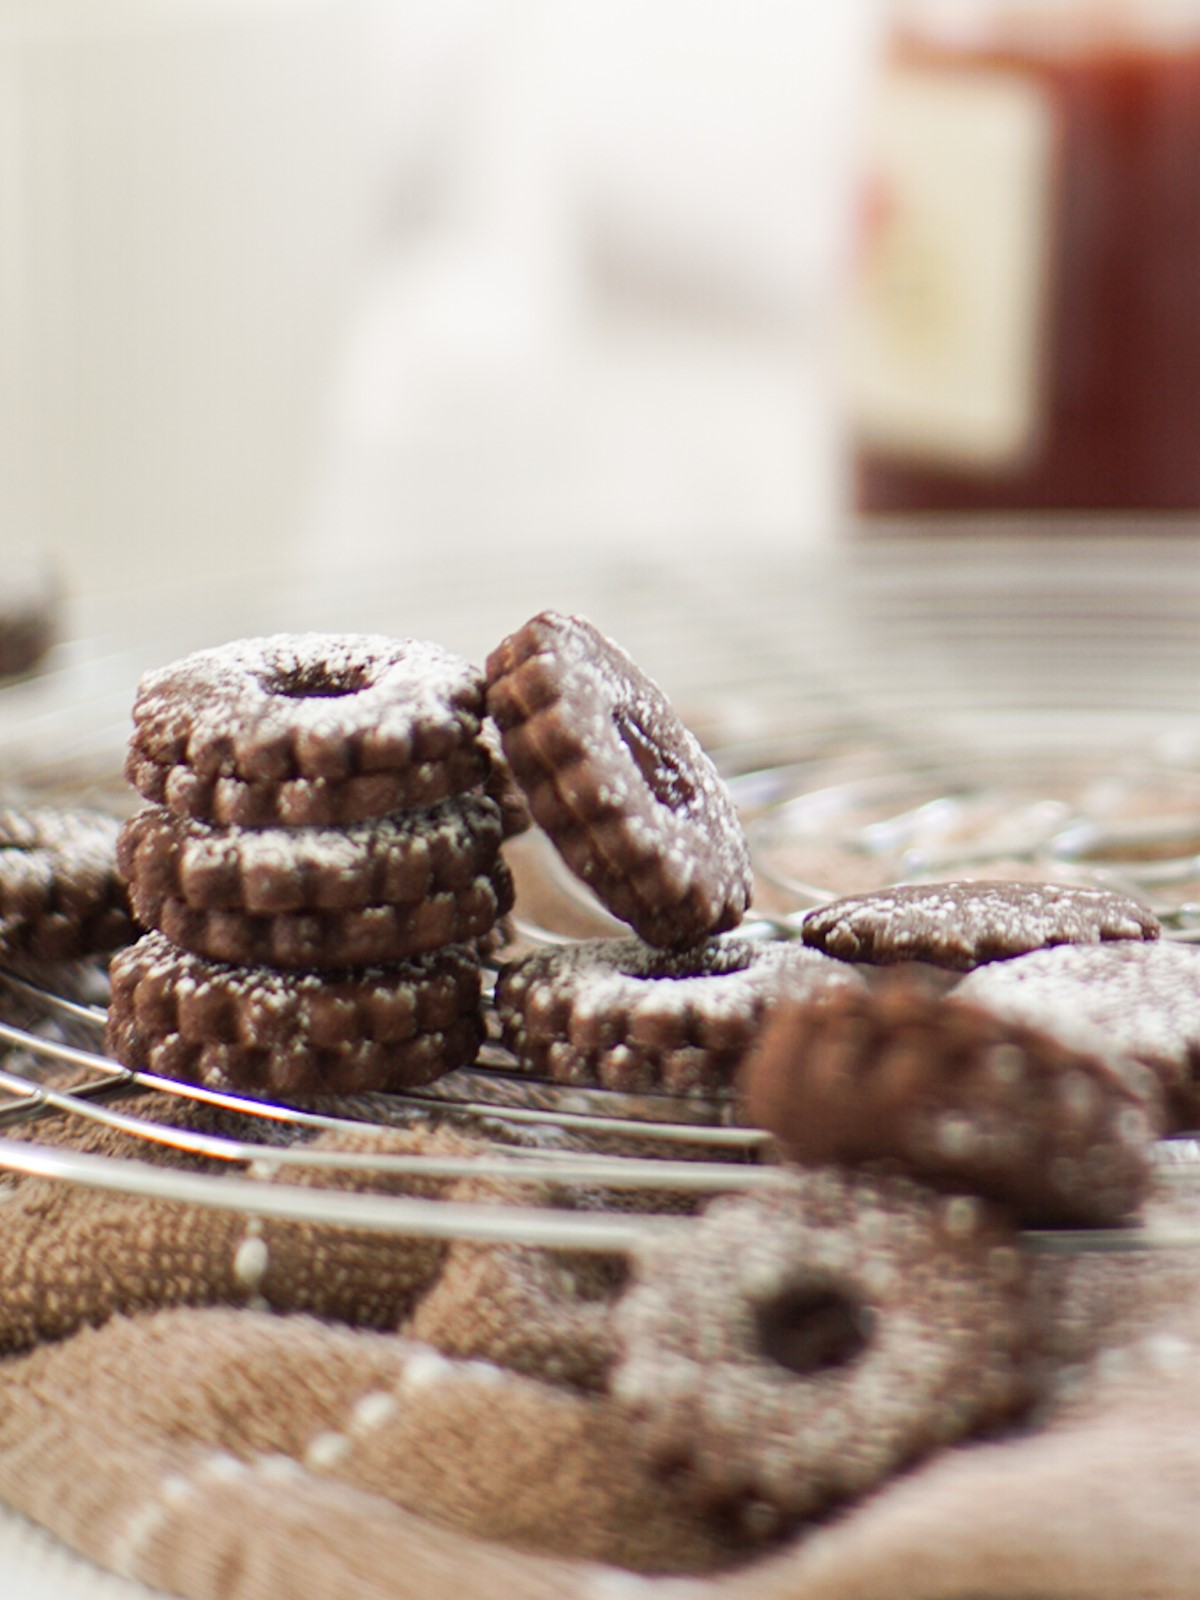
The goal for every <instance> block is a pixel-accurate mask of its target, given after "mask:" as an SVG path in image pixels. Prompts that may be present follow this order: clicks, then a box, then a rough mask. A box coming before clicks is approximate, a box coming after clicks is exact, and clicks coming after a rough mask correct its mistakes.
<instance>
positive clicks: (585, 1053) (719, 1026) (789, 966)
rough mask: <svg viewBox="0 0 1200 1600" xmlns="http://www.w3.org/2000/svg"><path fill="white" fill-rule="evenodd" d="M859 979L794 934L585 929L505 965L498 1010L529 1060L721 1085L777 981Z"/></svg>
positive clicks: (618, 1081)
mask: <svg viewBox="0 0 1200 1600" xmlns="http://www.w3.org/2000/svg"><path fill="white" fill-rule="evenodd" d="M862 982H863V980H862V979H861V978H860V977H859V976H858V975H857V974H856V973H855V972H854V971H853V970H852V969H851V968H849V967H847V966H845V965H844V964H843V963H841V962H837V961H833V960H832V959H831V958H830V957H828V956H823V955H821V954H820V953H819V952H817V951H815V950H805V949H804V948H803V947H802V946H799V945H795V944H784V943H767V942H765V941H756V940H750V939H736V938H734V939H713V940H709V941H707V942H706V943H704V944H701V945H694V946H693V947H692V948H691V949H690V950H685V951H665V950H656V949H654V948H653V947H652V946H650V945H646V944H643V943H642V942H641V940H639V939H589V940H583V941H581V942H580V943H578V944H575V945H565V946H560V947H556V948H553V949H546V950H538V951H534V952H533V953H532V954H531V955H526V956H523V957H520V958H518V959H517V960H515V961H511V962H509V963H507V964H506V965H505V966H503V967H502V968H501V971H500V976H499V978H498V980H497V983H496V1011H497V1014H498V1016H499V1018H500V1024H501V1029H502V1032H503V1037H504V1042H505V1044H506V1045H507V1046H508V1048H509V1049H510V1050H511V1051H512V1052H513V1054H514V1055H515V1056H516V1058H517V1060H518V1062H519V1063H520V1065H521V1067H522V1068H523V1069H524V1070H525V1071H527V1072H532V1073H536V1074H538V1075H539V1076H543V1077H547V1078H551V1079H553V1080H555V1081H556V1082H559V1083H569V1084H576V1085H598V1086H600V1087H601V1088H605V1089H617V1090H621V1091H623V1092H625V1093H629V1094H639V1093H667V1094H683V1095H686V1094H718V1093H723V1092H727V1091H728V1090H729V1089H730V1088H731V1086H732V1082H733V1074H734V1072H735V1070H736V1068H737V1065H738V1063H739V1062H740V1061H741V1059H742V1057H743V1056H744V1055H745V1053H746V1051H747V1050H748V1049H749V1047H750V1045H751V1044H752V1043H753V1041H754V1039H755V1037H756V1036H757V1034H758V1031H759V1028H760V1027H761V1025H762V1020H763V1017H764V1015H765V1013H766V1011H767V1009H768V1007H769V1005H770V1003H771V1001H772V999H773V997H774V996H775V995H776V994H777V993H778V992H779V991H781V990H787V991H788V992H792V993H796V992H799V991H803V992H805V993H812V992H814V991H816V990H818V989H820V988H821V987H822V986H823V985H825V984H830V985H861V984H862Z"/></svg>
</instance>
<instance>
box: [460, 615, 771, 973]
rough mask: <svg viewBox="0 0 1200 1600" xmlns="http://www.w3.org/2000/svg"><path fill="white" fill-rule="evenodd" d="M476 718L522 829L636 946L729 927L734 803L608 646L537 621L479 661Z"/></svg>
mask: <svg viewBox="0 0 1200 1600" xmlns="http://www.w3.org/2000/svg"><path fill="white" fill-rule="evenodd" d="M487 709H488V711H489V712H490V714H491V716H492V717H493V719H494V720H495V722H496V725H497V726H498V728H499V729H500V734H501V739H502V742H503V746H504V753H505V755H506V756H507V758H508V762H509V765H510V766H511V768H512V771H513V775H514V776H515V778H516V780H517V782H518V783H519V784H520V785H521V787H522V788H523V789H524V791H525V793H526V795H527V796H528V799H529V806H530V810H531V811H532V813H533V816H534V819H535V821H536V822H537V823H538V824H539V825H540V826H541V827H542V828H543V829H544V831H545V832H546V833H547V834H548V835H549V837H550V839H551V840H552V841H553V843H554V845H555V847H556V849H557V850H558V852H559V854H560V855H561V856H562V858H563V860H564V861H565V862H566V864H567V866H568V867H570V869H571V870H572V872H574V873H575V874H576V876H577V877H579V878H581V879H582V880H583V881H584V882H585V883H586V884H588V886H589V887H590V888H591V889H592V890H593V891H594V892H595V894H596V896H597V897H598V898H599V899H600V900H601V901H602V902H603V904H604V905H605V906H606V907H607V908H608V910H609V911H611V912H612V913H613V915H614V916H616V917H619V918H620V919H621V920H622V921H623V922H627V923H628V924H629V925H630V926H631V927H632V928H633V929H634V930H635V932H636V933H638V934H639V935H640V936H641V937H642V938H643V939H644V940H645V941H646V943H647V944H652V945H656V946H658V947H659V948H663V949H675V948H684V947H686V946H688V945H692V944H696V943H698V942H699V941H700V940H701V939H704V938H707V937H708V936H710V935H711V934H715V933H722V932H724V931H726V930H727V929H729V928H732V927H735V926H736V925H737V923H738V922H740V921H741V918H742V915H743V913H744V912H745V910H746V907H747V906H748V905H749V903H750V893H751V877H750V859H749V851H748V849H747V845H746V839H745V836H744V834H743V832H742V827H741V822H740V820H739V818H738V815H737V811H736V810H735V808H734V804H733V801H732V799H731V797H730V795H729V792H728V790H727V789H726V788H725V785H724V783H723V782H722V780H721V777H720V774H719V773H718V772H717V770H716V767H715V766H714V765H713V763H712V762H711V760H710V759H709V758H708V756H707V755H706V754H705V753H704V751H703V750H702V749H701V747H700V744H699V742H698V740H697V739H696V738H695V736H694V735H693V734H692V733H690V732H689V731H688V729H687V728H686V727H684V725H683V723H682V722H681V721H680V719H679V717H678V715H677V714H676V712H675V711H674V709H673V707H672V706H671V704H670V702H669V701H668V700H667V699H666V697H665V695H664V694H663V692H662V690H661V689H660V688H659V687H658V685H657V684H656V683H654V682H653V681H652V680H651V679H650V678H648V677H647V676H646V674H645V673H644V672H642V671H641V669H640V668H639V667H638V666H636V664H635V663H634V662H633V661H632V660H631V659H630V657H629V656H628V655H627V654H626V653H625V651H624V650H622V649H621V648H620V646H619V645H617V644H615V643H614V642H613V640H611V639H609V638H607V637H606V636H605V635H604V634H602V633H600V632H599V631H598V630H597V629H596V628H595V627H594V626H593V625H592V624H591V623H590V622H588V621H587V620H586V619H585V618H583V617H574V616H564V615H561V614H560V613H558V612H553V611H545V612H542V613H541V614H540V615H538V616H536V617H534V618H533V619H532V620H531V621H529V622H527V623H526V624H525V626H524V627H523V628H520V629H518V630H517V631H516V632H515V633H513V634H510V635H509V637H508V638H507V639H505V640H504V641H503V643H502V644H500V645H499V647H498V648H497V649H496V650H494V651H493V652H492V654H491V655H490V656H489V657H488V662H487Z"/></svg>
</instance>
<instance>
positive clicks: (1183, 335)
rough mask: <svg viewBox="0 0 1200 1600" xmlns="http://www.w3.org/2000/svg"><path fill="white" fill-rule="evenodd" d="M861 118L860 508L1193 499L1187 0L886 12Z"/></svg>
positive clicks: (1194, 350) (856, 377)
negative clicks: (874, 78) (881, 48)
mask: <svg viewBox="0 0 1200 1600" xmlns="http://www.w3.org/2000/svg"><path fill="white" fill-rule="evenodd" d="M877 112H878V115H877V117H876V119H875V124H874V132H873V136H872V141H871V145H870V154H869V160H868V166H867V173H868V181H867V184H866V188H865V192H864V205H863V228H862V237H861V241H860V253H859V261H858V272H857V275H856V279H857V281H856V293H855V299H854V308H853V318H852V328H851V341H850V343H851V363H850V409H851V416H852V428H853V446H854V461H853V473H854V486H855V487H854V492H855V498H856V501H857V505H858V508H859V509H860V510H863V511H866V512H924V511H938V510H954V511H957V510H968V511H969V510H980V511H989V510H997V511H1006V510H1013V511H1025V510H1161V511H1180V510H1195V509H1197V508H1200V0H1124V3H1122V0H1108V3H1102V0H1092V3H1088V0H1032V3H1028V0H1027V3H1025V4H1013V3H1005V0H943V3H942V4H934V3H929V0H925V3H912V0H906V3H904V4H900V5H897V6H895V7H894V9H893V16H892V25H891V34H890V40H889V44H888V48H887V52H886V58H885V68H884V72H883V76H882V81H881V83H880V86H879V97H878V104H877Z"/></svg>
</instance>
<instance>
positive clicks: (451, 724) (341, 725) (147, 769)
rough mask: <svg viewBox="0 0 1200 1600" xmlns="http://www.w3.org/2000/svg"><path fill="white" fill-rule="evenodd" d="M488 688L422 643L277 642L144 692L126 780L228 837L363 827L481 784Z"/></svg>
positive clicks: (165, 679)
mask: <svg viewBox="0 0 1200 1600" xmlns="http://www.w3.org/2000/svg"><path fill="white" fill-rule="evenodd" d="M482 715H483V680H482V675H481V674H480V673H479V671H478V670H477V669H476V668H475V667H472V666H471V665H470V664H469V663H468V662H466V661H464V660H463V659H462V658H461V657H459V656H456V655H454V654H453V653H452V652H451V651H448V650H444V649H443V648H442V647H441V646H440V645H437V644H432V643H429V642H427V641H425V640H414V639H390V638H386V637H381V636H377V635H372V634H346V635H342V634H319V633H303V634H275V635H271V636H270V637H267V638H261V639H243V640H237V641H234V642H232V643H230V644H226V645H220V646H217V647H215V648H213V649H208V650H200V651H197V652H196V653H195V654H193V655H190V656H186V657H184V658H183V659H182V660H181V661H177V662H174V663H172V664H170V665H168V666H165V667H162V668H159V669H158V670H156V671H153V672H150V673H147V674H146V675H145V676H144V677H143V678H142V680H141V682H140V684H139V686H138V690H137V695H136V698H135V701H134V707H133V723H134V726H133V732H132V734H131V737H130V741H129V749H128V754H127V758H126V764H125V772H126V776H127V778H128V779H129V781H130V782H131V783H132V784H133V785H134V787H135V788H136V789H137V790H138V791H139V793H140V794H141V795H142V796H143V797H144V798H145V799H147V800H151V801H153V802H155V803H156V804H159V805H163V806H166V807H167V808H168V809H169V810H171V811H174V812H176V813H178V814H180V815H183V816H192V817H198V818H200V819H201V820H202V821H206V822H213V823H216V824H218V825H220V826H222V827H226V826H243V827H271V826H283V827H309V826H326V825H330V824H336V825H341V824H343V823H348V822H361V821H365V820H367V819H369V818H373V817H383V816H388V815H390V814H391V813H392V812H395V811H401V810H404V809H407V808H409V807H419V806H431V805H435V804H436V803H437V802H438V801H439V800H443V799H445V798H446V797H447V796H448V795H451V794H459V793H461V792H463V791H464V790H467V789H471V788H474V787H475V786H476V785H478V784H480V783H482V782H483V781H485V780H486V778H487V776H488V769H489V761H488V755H487V750H486V748H485V747H484V745H483V743H482V742H481V740H480V738H479V733H480V722H481V718H482Z"/></svg>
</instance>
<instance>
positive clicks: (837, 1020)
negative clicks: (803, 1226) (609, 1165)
mask: <svg viewBox="0 0 1200 1600" xmlns="http://www.w3.org/2000/svg"><path fill="white" fill-rule="evenodd" d="M1155 1088H1156V1085H1155V1083H1154V1080H1153V1075H1152V1074H1151V1073H1150V1072H1149V1071H1148V1070H1147V1069H1146V1068H1144V1067H1140V1066H1139V1065H1138V1064H1137V1063H1135V1062H1132V1061H1130V1060H1128V1059H1127V1058H1126V1057H1125V1056H1124V1055H1122V1054H1121V1053H1120V1052H1119V1051H1117V1050H1116V1049H1114V1048H1113V1047H1112V1045H1111V1044H1110V1043H1109V1042H1108V1041H1107V1040H1106V1038H1105V1037H1104V1035H1103V1034H1101V1033H1100V1032H1099V1031H1098V1030H1096V1031H1094V1032H1086V1033H1083V1034H1082V1035H1077V1037H1076V1038H1074V1039H1073V1040H1072V1039H1069V1038H1068V1037H1065V1036H1064V1035H1063V1034H1062V1033H1060V1032H1057V1031H1049V1030H1047V1029H1044V1028H1038V1027H1036V1026H1033V1025H1032V1024H1030V1023H1027V1022H1021V1021H1018V1020H1014V1019H1012V1018H1008V1017H1004V1016H1001V1015H997V1014H996V1013H995V1012H994V1011H992V1010H991V1009H989V1008H987V1007H986V1006H984V1005H982V1004H978V1003H975V1002H973V1001H972V1000H971V999H968V998H964V997H963V996H962V994H961V993H960V991H959V990H954V991H952V992H951V993H949V994H945V993H942V992H940V991H939V990H938V989H936V988H934V987H932V986H930V985H929V984H928V983H927V982H926V981H924V980H923V979H922V977H921V976H920V975H918V974H917V973H915V972H911V971H893V972H889V973H886V974H883V975H881V976H880V977H879V978H877V979H876V980H875V981H874V982H873V983H871V984H870V985H868V984H863V985H862V987H861V988H859V989H843V990H840V991H837V992H828V993H826V994H825V995H824V996H823V998H822V1002H821V1003H820V1004H814V1003H812V1002H811V1001H806V1000H804V999H799V1000H795V1001H790V1000H782V1001H781V1002H780V1004H779V1005H778V1006H777V1007H776V1008H775V1011H774V1013H773V1015H772V1017H771V1019H770V1021H769V1023H768V1024H767V1025H766V1027H765V1028H764V1029H763V1031H762V1034H761V1036H760V1038H759V1040H758V1043H757V1045H756V1047H755V1049H754V1050H753V1051H752V1052H751V1053H750V1055H749V1057H748V1059H747V1060H746V1062H745V1064H744V1068H743V1073H742V1078H741V1089H742V1092H743V1097H744V1101H745V1106H746V1110H747V1113H748V1115H749V1117H750V1119H751V1121H752V1122H753V1123H754V1124H755V1125H756V1126H758V1127H762V1128H765V1129H767V1131H768V1132H770V1133H772V1134H774V1135H775V1138H776V1139H777V1141H778V1143H779V1145H780V1148H781V1150H782V1151H783V1153H784V1154H785V1156H787V1157H788V1158H789V1159H791V1160H794V1161H797V1162H800V1163H802V1164H805V1165H808V1166H814V1167H820V1166H834V1165H838V1166H844V1167H869V1166H872V1165H874V1166H879V1167H887V1168H888V1169H890V1170H892V1171H901V1172H903V1173H905V1174H907V1175H908V1176H909V1177H911V1178H915V1179H918V1180H920V1181H921V1182H923V1183H927V1184H930V1185H932V1186H934V1187H938V1188H943V1189H949V1190H955V1189H965V1190H969V1191H971V1192H972V1193H974V1194H979V1195H985V1196H987V1197H989V1198H991V1199H993V1200H997V1201H1002V1202H1004V1204H1006V1205H1007V1206H1008V1207H1009V1208H1010V1210H1011V1211H1012V1213H1013V1214H1014V1215H1015V1216H1017V1217H1019V1218H1020V1219H1021V1220H1022V1221H1023V1222H1026V1223H1029V1224H1032V1225H1035V1226H1037V1225H1045V1226H1056V1225H1058V1226H1072V1225H1075V1226H1080V1225H1082V1226H1087V1225H1106V1224H1115V1223H1118V1222H1120V1221H1122V1220H1123V1219H1125V1218H1126V1217H1128V1216H1129V1215H1130V1214H1131V1213H1132V1212H1134V1211H1135V1210H1136V1209H1137V1207H1138V1205H1139V1204H1140V1203H1141V1201H1142V1200H1143V1199H1144V1198H1145V1196H1146V1194H1147V1192H1148V1191H1149V1188H1150V1181H1151V1172H1152V1168H1151V1146H1152V1142H1153V1139H1154V1135H1155V1133H1156V1131H1157V1121H1158V1117H1159V1106H1158V1101H1157V1096H1156V1094H1155Z"/></svg>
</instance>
